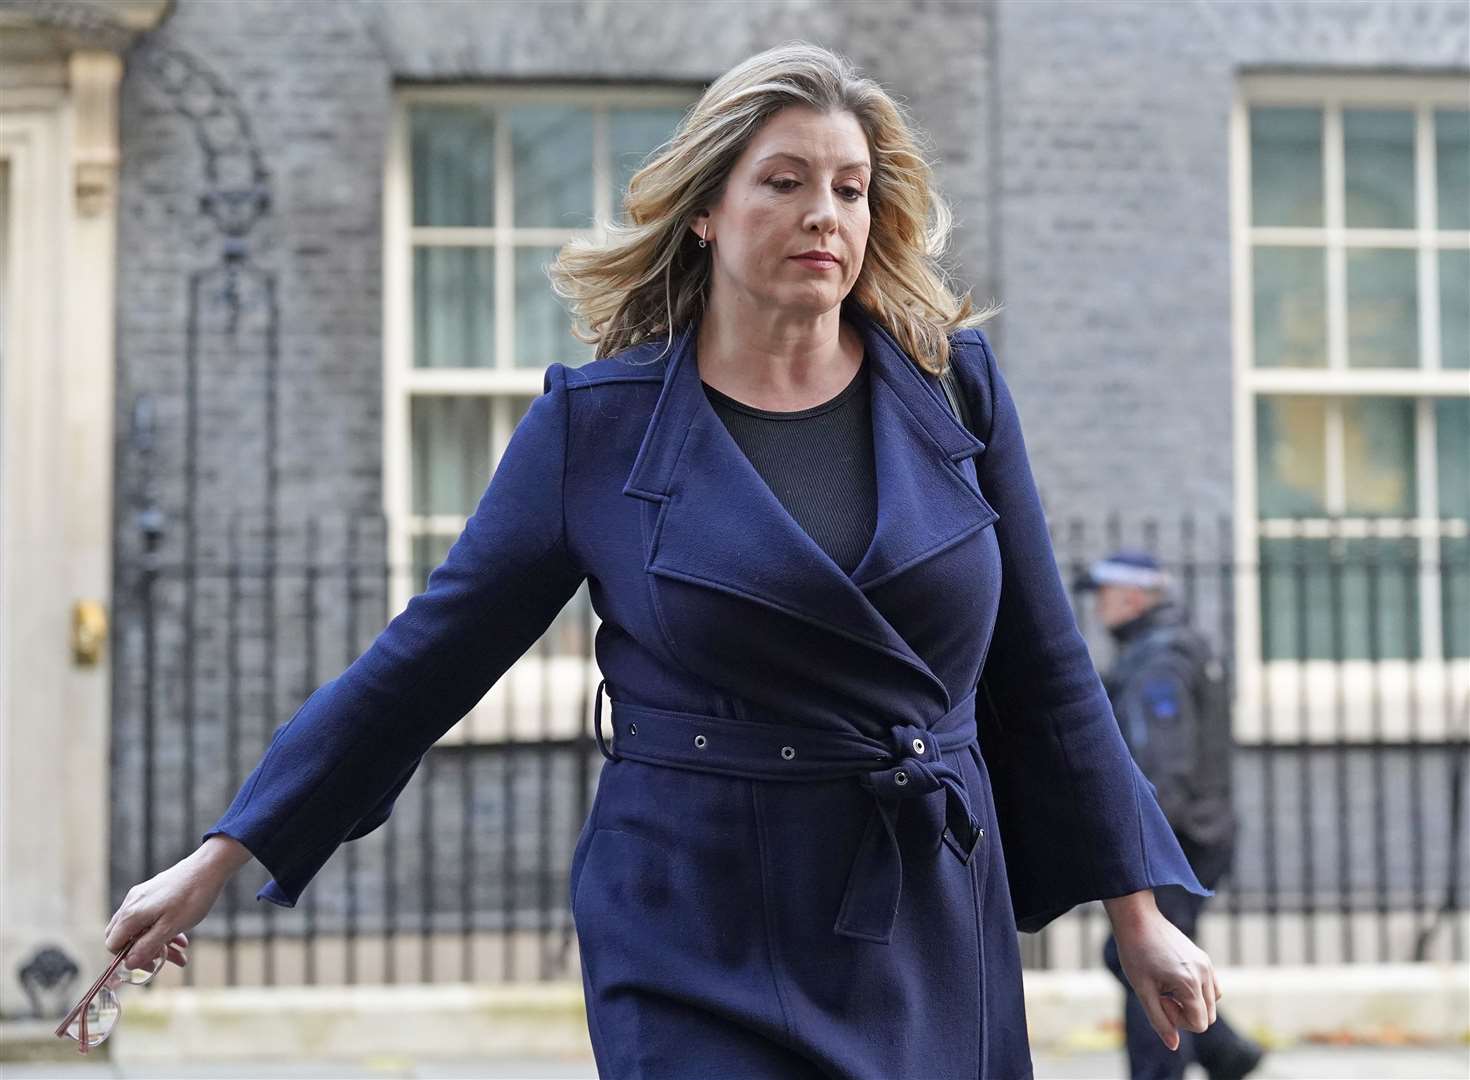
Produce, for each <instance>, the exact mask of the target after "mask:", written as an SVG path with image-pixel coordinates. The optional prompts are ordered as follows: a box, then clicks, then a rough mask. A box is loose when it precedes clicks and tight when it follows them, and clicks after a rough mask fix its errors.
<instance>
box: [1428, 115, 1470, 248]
mask: <svg viewBox="0 0 1470 1080" xmlns="http://www.w3.org/2000/svg"><path fill="white" fill-rule="evenodd" d="M1434 143H1435V157H1436V159H1437V161H1438V165H1437V167H1436V170H1437V172H1438V173H1439V227H1440V228H1441V229H1470V110H1466V109H1435V110H1434Z"/></svg>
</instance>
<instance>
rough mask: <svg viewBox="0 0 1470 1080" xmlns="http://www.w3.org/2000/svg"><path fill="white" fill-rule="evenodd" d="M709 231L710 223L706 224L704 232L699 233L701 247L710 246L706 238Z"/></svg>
mask: <svg viewBox="0 0 1470 1080" xmlns="http://www.w3.org/2000/svg"><path fill="white" fill-rule="evenodd" d="M707 232H709V226H708V225H706V226H705V227H704V232H702V233H700V234H699V246H700V247H709V244H708V243H707V242H706V241H705V239H704V236H705V233H707Z"/></svg>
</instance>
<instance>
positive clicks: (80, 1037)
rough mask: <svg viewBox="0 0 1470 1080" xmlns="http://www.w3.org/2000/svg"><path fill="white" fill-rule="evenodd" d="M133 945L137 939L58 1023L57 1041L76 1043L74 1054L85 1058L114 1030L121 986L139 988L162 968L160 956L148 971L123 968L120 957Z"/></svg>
mask: <svg viewBox="0 0 1470 1080" xmlns="http://www.w3.org/2000/svg"><path fill="white" fill-rule="evenodd" d="M136 941H137V938H134V939H133V940H132V941H130V942H128V943H127V944H126V945H125V946H123V948H122V951H120V952H119V953H118V954H117V955H116V956H114V957H113V958H112V963H110V964H108V965H107V970H106V971H104V972H103V973H102V974H101V975H100V976H99V977H98V979H97V981H96V982H94V983H93V984H92V988H91V989H90V990H88V991H87V993H86V994H85V995H84V996H83V997H82V1000H81V1001H79V1002H77V1003H76V1004H75V1005H73V1006H72V1008H71V1011H70V1012H68V1013H67V1014H66V1016H64V1017H63V1018H62V1020H61V1023H59V1024H57V1025H56V1037H57V1038H58V1039H75V1040H76V1041H77V1053H79V1054H85V1053H87V1051H89V1050H91V1049H92V1047H94V1046H97V1045H99V1044H101V1042H102V1041H103V1040H104V1039H106V1038H107V1036H109V1035H111V1034H112V1032H113V1030H114V1029H115V1028H116V1027H117V1020H118V1017H119V1016H121V1015H122V1006H121V1005H120V1004H119V1003H118V1000H117V990H120V989H122V988H123V987H124V986H142V985H143V984H144V983H146V982H147V981H148V980H149V979H151V978H153V976H155V975H157V974H158V969H159V968H161V967H163V961H164V958H163V957H162V956H160V957H158V958H157V959H155V960H154V961H153V963H152V964H151V965H150V966H148V967H141V968H129V967H123V966H122V962H123V957H125V956H127V955H128V950H129V949H131V948H132V947H133V945H134V943H135V942H136ZM114 987H115V988H116V989H114Z"/></svg>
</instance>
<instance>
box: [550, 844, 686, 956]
mask: <svg viewBox="0 0 1470 1080" xmlns="http://www.w3.org/2000/svg"><path fill="white" fill-rule="evenodd" d="M671 878H672V866H671V863H670V858H669V853H668V852H666V851H665V850H664V849H663V848H662V847H661V846H660V845H659V844H658V843H657V842H655V841H653V840H650V839H648V838H647V837H644V836H639V835H637V834H636V833H630V832H623V831H621V830H619V829H606V828H599V829H595V830H594V831H593V833H592V839H591V841H590V842H589V843H588V845H587V851H586V854H585V855H584V856H583V858H582V861H581V864H580V866H578V867H577V874H576V879H575V881H574V882H573V884H572V920H573V922H574V923H575V924H576V926H577V931H578V933H581V932H583V929H584V927H586V928H588V929H591V928H593V927H594V926H595V925H596V924H597V923H599V922H601V921H603V920H605V919H608V918H617V919H628V918H630V917H632V918H638V919H641V918H643V917H644V916H648V915H657V913H658V912H661V911H664V910H666V909H668V908H669V907H671V906H672V903H673V888H672V880H671Z"/></svg>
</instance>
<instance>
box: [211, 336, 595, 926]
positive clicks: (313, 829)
mask: <svg viewBox="0 0 1470 1080" xmlns="http://www.w3.org/2000/svg"><path fill="white" fill-rule="evenodd" d="M569 409H570V404H569V402H568V395H567V389H566V368H565V366H564V365H562V364H559V363H556V364H552V365H550V367H549V368H548V369H547V372H546V378H545V381H544V383H543V393H542V394H541V395H540V396H539V397H537V398H536V399H535V400H534V401H533V402H532V403H531V407H530V410H529V411H528V412H527V413H526V415H525V416H524V417H523V418H522V419H521V421H520V423H519V424H517V426H516V428H515V431H514V432H513V433H512V434H511V438H510V442H509V444H508V445H507V447H506V450H505V453H504V454H503V455H502V457H501V459H500V462H499V465H498V466H497V467H496V469H495V472H494V475H493V476H492V477H491V479H490V483H489V486H488V487H487V488H486V489H485V492H484V494H483V495H482V496H481V498H480V501H479V505H478V507H477V508H476V509H475V511H474V513H473V515H472V516H471V517H470V518H469V519H468V520H467V521H466V523H465V525H464V528H463V530H462V531H461V533H460V535H459V537H458V539H456V540H455V542H454V545H453V546H452V547H451V548H450V550H449V553H448V554H447V555H446V556H445V558H444V561H443V562H442V563H441V564H440V565H439V566H437V567H435V568H434V570H433V571H432V573H430V575H429V579H428V582H427V584H426V587H425V589H424V591H423V592H422V593H420V594H418V595H417V596H415V597H413V599H411V600H410V601H409V602H408V605H407V606H406V607H405V608H404V610H403V611H402V612H400V613H399V614H398V615H397V616H396V617H395V618H394V619H393V620H392V621H391V622H389V624H388V626H387V627H386V628H385V629H384V630H383V631H382V632H381V633H380V634H379V635H378V636H377V638H376V639H375V640H374V641H373V643H372V644H371V645H370V646H368V648H367V649H366V650H365V651H364V652H363V653H362V655H360V656H359V657H358V658H357V659H356V660H354V661H353V662H352V663H351V664H350V665H349V666H348V667H347V669H346V670H345V671H343V672H342V673H341V674H340V675H338V676H337V677H336V678H334V679H332V680H331V681H329V682H327V683H325V684H324V685H322V686H320V687H318V688H317V690H316V691H315V692H314V693H312V695H311V696H310V697H309V698H307V700H306V702H305V703H304V704H303V705H302V706H301V707H300V709H298V710H297V712H296V713H295V715H294V716H292V717H291V718H290V719H289V720H288V721H286V723H284V724H282V725H281V726H280V727H279V728H277V729H276V732H275V734H274V735H273V736H272V738H271V742H270V745H269V746H268V747H267V748H266V751H265V754H264V756H263V757H262V758H261V760H260V762H259V763H258V764H257V765H256V766H255V769H254V770H253V771H252V772H251V773H250V775H249V776H248V777H247V778H246V780H245V782H244V784H243V785H242V786H241V788H240V790H239V793H238V794H237V795H236V796H235V798H234V801H233V802H232V803H231V804H230V806H229V808H228V809H227V810H226V812H225V814H224V816H223V817H221V818H220V819H219V820H218V821H217V822H216V823H215V824H214V826H213V827H212V828H211V829H210V830H209V831H208V832H206V833H205V834H204V837H203V839H208V838H209V837H211V836H214V835H216V834H220V833H223V834H225V835H228V836H231V837H234V838H235V839H236V840H238V841H239V842H240V843H242V844H243V845H245V847H246V848H248V849H249V850H250V853H251V854H252V855H254V856H255V858H256V859H257V860H259V861H260V863H261V864H262V865H264V866H265V868H266V869H267V870H269V871H270V874H271V880H270V881H269V882H268V883H267V884H266V886H265V887H264V888H263V889H261V891H260V892H259V893H258V894H257V899H262V900H268V901H270V902H272V903H274V904H278V905H280V906H282V907H294V906H295V905H296V902H297V900H298V899H300V897H301V893H302V891H303V890H304V889H305V887H306V885H307V883H308V882H309V881H310V880H311V879H312V878H313V877H314V876H315V875H316V873H317V871H319V870H320V869H321V868H322V866H323V865H324V864H325V863H326V861H327V859H328V858H329V857H330V856H331V854H332V853H333V852H334V851H335V850H336V849H337V847H338V846H339V845H341V844H342V843H343V842H344V841H346V840H353V839H356V838H357V837H360V836H363V835H365V834H367V833H369V832H371V831H372V830H373V829H375V828H377V827H378V826H379V825H381V824H382V823H383V822H384V821H386V820H387V818H388V815H389V813H390V812H391V810H392V807H393V801H394V799H396V798H397V796H398V794H399V793H400V792H401V791H402V790H403V788H404V786H405V785H406V784H407V783H408V781H409V779H410V777H411V776H412V775H413V773H414V771H415V769H417V767H418V764H419V761H420V759H421V758H422V757H423V755H424V753H425V752H426V751H427V750H428V749H429V748H430V747H431V746H432V745H433V744H434V743H435V741H437V740H438V739H439V738H440V737H441V736H442V735H443V734H444V733H445V732H446V731H448V730H449V728H451V727H453V726H454V724H456V723H457V722H458V721H459V720H460V719H461V718H462V717H463V716H464V715H465V714H466V713H468V712H469V711H470V709H471V708H473V707H474V705H475V703H476V702H478V701H479V700H480V698H481V697H483V696H484V694H485V693H486V691H488V690H489V689H490V687H491V686H493V685H494V684H495V682H496V680H497V679H499V678H500V676H501V675H502V674H504V673H505V672H506V671H507V670H508V669H509V668H510V666H511V665H512V664H514V663H515V661H516V660H517V659H519V658H520V657H521V656H522V655H523V654H524V653H525V652H526V650H527V649H529V648H530V647H531V646H532V645H533V644H535V642H536V641H537V640H538V639H539V638H540V637H541V635H542V634H543V633H545V631H546V629H547V627H549V626H550V624H551V621H552V619H554V618H555V616H556V614H557V613H558V612H559V611H560V610H561V609H562V608H563V607H564V606H565V605H566V603H567V601H568V600H569V599H571V597H572V595H573V594H574V593H575V592H576V590H577V588H578V586H579V585H580V584H581V582H582V581H583V579H584V577H585V574H584V572H583V571H582V570H581V569H580V568H579V566H578V564H577V562H576V560H575V559H574V558H573V556H572V554H571V552H570V551H569V550H568V546H567V538H566V536H567V534H566V528H565V523H564V517H563V507H562V490H563V476H564V471H565V469H566V463H567V457H568V451H567V442H568V439H569V438H570V431H571V424H570V420H569Z"/></svg>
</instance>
